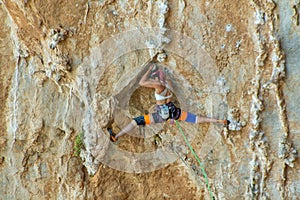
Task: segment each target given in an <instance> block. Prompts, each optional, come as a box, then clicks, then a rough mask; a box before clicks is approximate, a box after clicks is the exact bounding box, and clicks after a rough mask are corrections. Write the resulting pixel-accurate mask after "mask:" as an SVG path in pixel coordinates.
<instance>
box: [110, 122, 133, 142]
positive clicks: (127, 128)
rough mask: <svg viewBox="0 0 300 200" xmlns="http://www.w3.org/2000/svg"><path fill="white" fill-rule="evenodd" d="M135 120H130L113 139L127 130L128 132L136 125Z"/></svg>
mask: <svg viewBox="0 0 300 200" xmlns="http://www.w3.org/2000/svg"><path fill="white" fill-rule="evenodd" d="M137 125H138V124H137V122H136V120H132V121H131V122H130V123H129V124H127V125H126V126H125V127H124V128H122V130H121V131H120V132H119V133H118V134H117V135H116V136H115V139H118V137H120V136H122V135H124V134H125V133H127V132H130V131H131V130H132V129H134V128H135V127H136V126H137Z"/></svg>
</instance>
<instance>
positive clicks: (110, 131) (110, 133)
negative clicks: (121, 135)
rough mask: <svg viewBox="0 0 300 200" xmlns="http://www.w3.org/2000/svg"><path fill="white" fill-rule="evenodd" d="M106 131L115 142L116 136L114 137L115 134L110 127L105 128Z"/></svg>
mask: <svg viewBox="0 0 300 200" xmlns="http://www.w3.org/2000/svg"><path fill="white" fill-rule="evenodd" d="M107 131H108V132H109V139H110V141H112V142H116V141H117V138H116V134H115V133H114V132H113V131H112V129H111V128H107Z"/></svg>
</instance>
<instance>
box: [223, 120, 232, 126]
mask: <svg viewBox="0 0 300 200" xmlns="http://www.w3.org/2000/svg"><path fill="white" fill-rule="evenodd" d="M229 124H230V121H229V120H228V119H224V120H223V125H224V126H225V127H228V126H229Z"/></svg>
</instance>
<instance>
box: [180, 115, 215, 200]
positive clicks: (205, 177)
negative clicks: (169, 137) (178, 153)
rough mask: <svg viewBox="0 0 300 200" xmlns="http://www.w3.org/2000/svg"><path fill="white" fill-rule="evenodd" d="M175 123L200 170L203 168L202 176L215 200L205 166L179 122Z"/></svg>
mask: <svg viewBox="0 0 300 200" xmlns="http://www.w3.org/2000/svg"><path fill="white" fill-rule="evenodd" d="M175 123H176V126H177V127H178V129H179V131H180V133H181V135H182V136H183V139H184V141H185V143H186V144H187V145H188V147H189V149H190V150H191V152H192V154H193V155H194V157H195V158H196V160H197V162H198V163H199V165H200V168H201V171H202V174H203V176H204V179H205V183H206V186H207V189H208V191H209V195H210V198H211V199H212V200H214V199H215V198H214V196H213V193H212V191H211V189H210V186H209V182H208V177H207V174H206V172H205V169H204V166H203V165H202V163H201V161H200V159H199V157H198V156H197V154H196V153H195V151H194V149H193V147H192V146H191V144H190V143H189V141H188V140H187V138H186V136H185V134H184V132H183V130H182V128H181V126H180V125H179V123H178V121H177V120H175Z"/></svg>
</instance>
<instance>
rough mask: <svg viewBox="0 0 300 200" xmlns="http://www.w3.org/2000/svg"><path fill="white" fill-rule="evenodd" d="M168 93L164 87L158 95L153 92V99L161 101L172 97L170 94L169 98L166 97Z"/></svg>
mask: <svg viewBox="0 0 300 200" xmlns="http://www.w3.org/2000/svg"><path fill="white" fill-rule="evenodd" d="M168 91H169V90H168V88H167V87H166V88H165V89H164V91H162V92H161V93H160V94H157V93H156V92H154V95H155V99H156V100H157V101H162V100H166V99H168V98H170V97H172V96H173V95H172V93H171V94H170V95H169V96H166V94H167V92H168Z"/></svg>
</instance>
